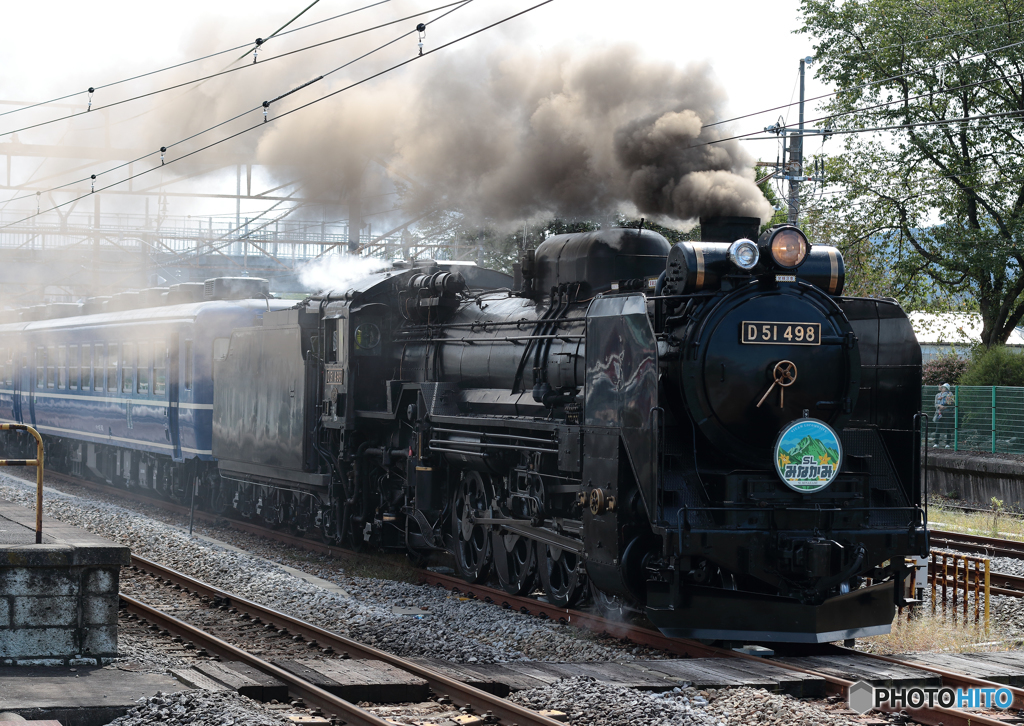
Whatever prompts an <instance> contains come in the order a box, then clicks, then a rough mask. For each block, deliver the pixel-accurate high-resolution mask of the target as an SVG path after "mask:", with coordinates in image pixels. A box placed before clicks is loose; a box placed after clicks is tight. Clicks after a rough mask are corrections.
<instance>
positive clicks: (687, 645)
mask: <svg viewBox="0 0 1024 726" xmlns="http://www.w3.org/2000/svg"><path fill="white" fill-rule="evenodd" d="M59 476H60V477H61V478H63V479H65V480H67V481H68V482H73V483H75V484H78V485H81V486H86V487H88V488H92V489H96V490H98V491H106V492H109V491H110V490H111V489H116V491H117V493H118V495H119V496H122V497H125V498H128V499H132V500H135V501H139V502H144V503H147V504H152V505H156V506H160V507H164V508H166V509H168V510H170V511H175V512H179V513H182V514H187V513H188V507H183V506H180V505H175V504H172V503H170V502H167V501H166V500H163V499H156V498H153V497H149V496H145V495H141V494H137V493H134V492H128V491H125V490H123V489H120V488H114V487H110V486H108V485H101V484H97V483H94V482H90V481H88V480H84V479H79V478H77V477H71V476H66V475H63V474H62V475H59ZM197 514H199V515H200V516H201V517H202V518H204V519H208V520H209V521H211V522H214V521H217V522H222V523H223V522H225V521H228V522H229V523H230V525H231V526H232V527H234V528H237V529H239V530H241V531H245V532H249V533H251V534H258V535H261V536H264V537H271V538H272V539H275V540H277V541H280V542H283V543H287V544H290V545H293V546H296V547H300V548H303V549H307V550H310V551H314V552H319V553H322V554H325V555H328V556H331V557H348V558H352V557H356V558H359V559H367V560H369V559H372V557H371V556H369V555H366V554H359V553H354V552H351V551H349V550H345V549H342V548H340V547H335V546H331V545H326V544H323V543H320V542H315V541H310V540H309V539H305V538H302V537H295V536H293V535H287V534H284V533H283V532H277V531H273V530H267V529H266V528H265V527H260V526H258V525H255V524H252V523H248V522H240V521H238V520H225V519H224V518H223V517H220V516H216V515H208V514H206V513H205V512H199V513H197ZM133 557H134V556H133ZM135 559H136V560H137V561H138V564H141V558H137V557H136V558H135ZM167 572H168V573H169V572H172V571H169V570H167ZM175 574H176V575H178V576H179V577H185V576H183V575H180V574H178V573H175ZM419 575H420V578H421V581H422V582H426V583H431V584H435V585H439V586H443V587H445V588H446V589H448V590H449V591H453V592H460V593H465V594H466V595H467V596H469V597H474V598H477V599H480V600H484V601H486V602H492V603H494V604H495V605H496V606H499V607H502V606H503V607H507V608H512V609H515V610H519V611H521V612H523V613H524V614H533V615H536V616H539V617H547V618H550V619H553V620H556V621H560V622H564V623H567V624H571V625H574V626H577V627H581V628H587V629H590V630H594V631H596V632H605V633H607V634H609V635H611V636H612V637H616V638H620V639H623V640H627V641H630V642H634V643H637V644H642V645H650V646H652V647H656V648H660V649H662V650H664V651H666V652H669V653H673V654H676V655H681V656H683V657H692V658H708V657H711V658H714V657H728V658H737V659H742V660H749V661H757V662H761V663H764V662H765V659H763V658H761V657H759V656H753V655H748V654H744V653H737V652H735V651H730V650H725V649H723V648H716V647H714V646H710V645H705V644H703V643H699V642H697V641H692V640H683V639H674V638H667V637H665V636H664V635H662V634H661V633H660V632H658V631H657V630H652V629H649V628H644V627H640V626H636V625H632V624H629V623H626V622H622V621H621V620H616V621H611V620H607V619H605V618H602V617H600V616H597V615H592V614H590V613H584V612H579V611H575V610H566V609H564V608H558V607H555V606H552V605H550V604H549V603H545V602H542V601H539V600H533V599H531V598H522V597H516V596H512V595H509V594H507V593H505V592H504V591H501V590H495V589H493V588H489V587H486V586H482V585H471V584H469V583H467V582H465V581H464V580H461V579H458V578H455V577H450V576H447V575H441V574H440V573H435V572H430V571H425V570H421V571H420V572H419ZM160 576H161V575H157V577H160ZM1000 578H1003V579H1005V580H1006V584H1008V585H1015V584H1016V582H1017V581H1018V580H1019V583H1020V584H1019V590H1018V591H1017V592H1014V591H1009V590H1008V591H1006V592H1000V590H999V587H998V585H999V583H1000V582H1001V580H1000ZM165 579H169V578H165ZM1010 579H1011V578H1010V576H1006V575H1000V574H998V573H992V583H993V587H992V593H993V594H1007V595H1010V594H1015V595H1017V596H1024V578H1012V579H1013V580H1014V582H1013V583H1011V582H1010ZM183 587H185V586H184V585H183ZM189 589H191V588H189ZM210 592H211V593H212V592H213V590H211V591H210ZM230 599H231V600H232V603H233V604H234V605H235V606H236V607H239V605H240V603H242V602H243V601H242V600H240V599H237V598H233V597H232V598H230ZM257 607H262V606H257ZM239 609H240V610H241V609H242V608H241V607H239ZM266 610H268V614H267V615H265V616H260V617H261V619H262V620H263V621H264V622H271V623H273V624H275V625H276V626H278V627H281V628H285V629H287V630H289V631H291V632H294V633H296V634H301V635H303V636H304V637H306V638H309V639H310V640H316V641H317V642H318V643H324V644H327V643H331V642H332V640H331V638H339V639H340V638H341V636H338V635H335V634H332V633H327V632H326V631H319V629H315V630H314V628H315V626H311V625H308V624H304V625H306V626H307V627H309V628H310V630H309V631H308V634H307V631H303V630H300V629H299V628H300V625H298V624H297V623H301V621H293V623H292V624H291V625H289V623H288V620H289V618H288V616H286V615H284V614H281V613H274V614H273V615H270V614H269V613H270V612H273V611H269V609H266ZM168 629H169V630H170V628H168ZM320 632H323V634H320V635H319V637H317V636H318V634H319V633H320ZM332 647H333V646H332ZM361 647H367V646H361ZM833 648H834V650H835V652H837V653H847V654H853V653H856V654H857V655H859V656H861V657H864V658H867V659H872V660H878V661H882V662H888V663H894V664H900V665H904V666H907V667H912V668H916V669H918V670H921V671H928V672H931V673H935V674H937V675H939V676H940V677H941V678H942V681H943V685H946V686H949V687H951V688H968V687H975V688H992V689H995V688H1008V689H1009V690H1010V691H1011V693H1012V694H1013V699H1014V700H1013V705H1012V708H1015V709H1022V710H1024V689H1022V688H1018V687H1015V686H1005V685H1003V684H999V683H994V682H993V681H990V680H987V679H984V678H979V677H977V676H971V675H969V674H966V673H960V672H957V671H952V670H949V669H947V668H943V667H939V666H935V665H933V664H926V663H917V662H912V661H903V660H900V659H896V658H891V657H888V656H881V655H876V654H871V653H864V652H860V651H852V650H849V649H847V648H839V647H837V646H833ZM335 649H336V650H338V648H335ZM207 650H210V649H209V648H208V649H207ZM211 652H212V651H211ZM385 655H386V654H385ZM353 657H358V656H355V655H354V654H353ZM388 657H390V658H394V656H388ZM768 662H770V663H772V664H773V665H776V666H778V667H780V668H784V669H787V670H792V671H796V672H801V673H807V674H812V675H815V676H818V677H821V678H824V679H825V682H826V690H827V691H828V692H829V693H831V694H834V695H837V696H840V697H843V698H845V697H847V695H848V689H849V687H850V686H851V685H852V682H851V681H848V680H845V679H842V678H839V677H837V676H835V675H831V674H829V673H827V672H819V671H816V670H813V669H809V668H803V667H801V666H798V665H795V664H793V663H788V662H784V661H779V660H775V659H768ZM407 670H410V671H411V672H416V671H413V670H412V669H407ZM423 670H424V671H427V670H429V669H423ZM434 675H440V674H436V673H435V674H434ZM420 677H423V678H426V680H428V681H430V678H427V677H426V676H425V675H421V676H420ZM466 687H467V688H472V687H470V686H466ZM432 688H433V686H432ZM433 690H434V691H435V692H438V689H437V688H433ZM473 690H477V689H473ZM485 695H490V694H485ZM453 700H456V699H453ZM499 700H500V701H503V702H504V703H505V704H508V705H510V706H511V705H513V704H511V703H510V702H508V701H505V700H504V699H499ZM310 702H312V701H310ZM516 708H518V707H516ZM883 710H886V711H890V712H893V711H898V710H899V709H891V708H888V707H883ZM905 710H906V713H907V714H908V715H910V716H911V717H913V718H914V720H915V721H916V722H917V723H921V724H929V725H930V726H938V725H939V724H943V726H1004V725H1005V724H1006V723H1007V722H1006V721H1004V720H1000V719H997V718H993V717H991V716H988V715H985V714H982V713H978V712H976V711H959V710H954V709H946V708H941V707H938V706H936V707H933V708H928V707H923V708H921V709H910V708H908V709H905ZM493 713H494V714H495V715H498V711H496V710H494V711H493ZM531 715H534V714H531ZM541 718H543V717H541ZM515 723H519V724H531V723H534V722H533V721H530V720H527V719H525V718H524V719H523V720H522V721H515ZM544 723H546V724H548V725H549V726H558V724H557V722H552V721H551V720H550V719H546V720H545V721H544Z"/></svg>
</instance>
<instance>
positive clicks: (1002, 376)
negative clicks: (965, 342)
mask: <svg viewBox="0 0 1024 726" xmlns="http://www.w3.org/2000/svg"><path fill="white" fill-rule="evenodd" d="M959 383H960V385H961V386H1024V355H1021V353H1020V351H1017V350H1011V349H1010V348H1007V347H1006V346H1005V345H994V346H992V347H991V348H987V349H979V350H976V351H975V354H974V357H973V358H972V360H971V364H970V366H968V368H967V371H966V372H964V374H963V375H962V376H960V381H959Z"/></svg>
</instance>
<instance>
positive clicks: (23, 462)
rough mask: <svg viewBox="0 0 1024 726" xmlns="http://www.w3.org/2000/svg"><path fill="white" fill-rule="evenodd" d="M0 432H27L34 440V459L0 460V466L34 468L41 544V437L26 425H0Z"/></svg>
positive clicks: (37, 540)
mask: <svg viewBox="0 0 1024 726" xmlns="http://www.w3.org/2000/svg"><path fill="white" fill-rule="evenodd" d="M0 431H28V432H29V433H30V434H32V436H34V437H35V440H36V458H34V459H0V466H34V467H35V468H36V544H42V543H43V437H42V436H40V435H39V432H38V431H36V430H35V429H34V428H32V427H31V426H29V425H28V424H19V423H5V424H0Z"/></svg>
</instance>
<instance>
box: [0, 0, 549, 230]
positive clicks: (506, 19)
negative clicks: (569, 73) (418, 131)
mask: <svg viewBox="0 0 1024 726" xmlns="http://www.w3.org/2000/svg"><path fill="white" fill-rule="evenodd" d="M554 1H555V0H542V1H541V2H539V3H536V4H535V5H531V6H530V7H528V8H526V9H524V10H520V11H518V12H516V13H513V14H511V15H507V16H505V17H504V18H502V19H500V20H496V21H494V22H493V23H489V24H488V25H485V26H482V27H480V28H477V29H476V30H473V31H470V32H469V33H466V34H464V35H461V36H459V37H457V38H455V39H454V40H450V41H448V42H447V43H443V44H441V45H439V46H437V47H436V48H432V49H430V50H428V51H424V52H423V53H422V54H420V55H414V56H412V57H411V58H408V59H406V60H404V61H400V62H398V63H395V64H393V65H391V66H388V67H387V68H385V69H383V70H380V71H377V72H376V73H373V74H370V75H368V76H365V77H363V78H361V79H360V80H358V81H354V82H352V83H349V84H347V85H345V86H342V87H341V88H339V89H337V90H335V91H331V92H330V93H327V94H324V95H323V96H321V97H320V98H316V99H314V100H312V101H308V102H307V103H304V104H302V105H300V106H296V107H295V108H292V109H289V110H287V111H285V112H283V113H281V114H279V115H277V116H275V117H273V118H272V119H270V121H271V122H273V121H277V120H279V119H282V118H285V117H286V116H290V115H291V114H293V113H297V112H299V111H302V110H304V109H306V108H309V107H310V106H313V105H315V104H317V103H320V102H322V101H326V100H327V99H328V98H333V97H334V96H337V95H339V94H341V93H344V92H346V91H349V90H351V89H353V88H356V87H358V86H361V85H363V84H365V83H369V82H370V81H372V80H375V79H377V78H380V77H381V76H384V75H387V74H388V73H391V72H393V71H396V70H398V69H399V68H403V67H405V66H407V65H409V64H410V63H413V62H415V61H418V60H420V59H422V58H426V57H428V56H431V55H433V54H435V53H439V52H440V51H442V50H445V49H446V48H450V47H451V46H453V45H456V44H458V43H461V42H463V41H465V40H468V39H469V38H473V37H475V36H477V35H480V34H481V33H485V32H487V31H488V30H491V29H493V28H496V27H498V26H500V25H504V24H505V23H508V22H510V21H512V20H515V19H516V18H519V17H522V16H523V15H526V14H527V13H530V12H533V11H534V10H537V9H538V8H541V7H544V6H545V5H549V4H550V3H552V2H554ZM469 2H472V0H465V2H462V3H460V6H464V5H466V4H468V3H469ZM456 9H458V8H456ZM453 12H454V11H453ZM448 14H449V13H446V14H445V15H448ZM442 17H444V16H442ZM439 19H440V18H436V19H435V20H432V21H431V22H436V20H439ZM411 32H416V31H415V30H414V31H411ZM408 35H409V33H405V34H403V36H401V37H406V36H408ZM393 42H395V41H389V42H388V43H387V44H385V46H381V47H386V46H387V45H390V44H391V43H393ZM344 67H345V66H344V65H343V66H339V67H338V68H337V69H335V70H339V69H340V68H344ZM333 72H334V71H330V72H329V73H333ZM324 75H327V74H324ZM259 109H262V104H261V105H260V106H256V107H255V108H253V109H249V110H248V111H245V112H243V113H241V114H238V115H236V116H234V117H232V118H231V119H228V120H227V121H222V122H220V123H218V124H216V125H215V126H212V127H210V128H209V129H205V130H203V131H199V132H196V133H195V134H192V135H191V136H189V137H187V138H185V139H182V140H180V141H177V142H174V143H173V144H168V145H167V146H166V147H161V148H163V149H170V148H172V147H174V146H178V145H180V144H182V143H185V142H186V141H188V140H191V139H193V138H195V137H196V136H199V135H201V134H204V133H207V132H209V131H211V130H213V129H216V128H219V127H220V126H223V125H224V124H226V123H230V122H231V121H233V120H235V119H238V118H241V117H242V116H244V115H245V114H247V113H252V112H253V111H254V110H259ZM263 126H264V122H263V121H261V122H259V123H256V124H253V125H252V126H248V127H246V128H244V129H241V130H240V131H236V132H234V133H232V134H230V135H228V136H225V137H223V138H221V139H218V140H216V141H213V142H211V143H209V144H206V145H205V146H201V147H199V148H197V149H193V150H192V151H189V152H187V153H185V154H182V155H181V156H178V157H174V158H173V159H169V160H167V162H166V163H167V164H173V163H175V162H178V161H181V160H183V159H187V158H190V157H192V156H195V155H196V154H201V153H202V152H204V151H206V150H208V149H211V148H213V147H215V146H218V145H220V144H222V143H225V142H227V141H230V140H232V139H234V138H237V137H239V136H242V135H243V134H246V133H249V132H250V131H254V130H256V129H259V128H263ZM158 153H162V152H160V151H153V152H150V153H148V154H146V155H144V156H142V157H139V158H138V159H135V160H133V161H132V162H124V163H122V164H119V165H117V166H116V167H113V168H111V169H108V170H106V171H103V172H99V173H98V174H97V176H100V175H102V174H108V173H110V172H112V171H115V170H117V169H120V168H123V167H125V166H127V165H128V164H130V163H135V162H136V161H141V160H142V159H146V158H149V157H152V156H155V155H156V154H158ZM163 167H164V165H160V166H153V167H151V168H149V169H144V170H142V171H140V172H137V173H135V174H130V175H129V176H127V177H125V178H124V179H120V180H118V181H115V182H111V183H110V184H107V185H106V186H102V187H99V188H97V189H96V190H95V191H96V192H102V191H104V190H106V189H110V188H112V187H115V186H117V185H119V184H123V183H125V182H126V181H129V180H131V179H136V178H138V177H141V176H144V175H146V174H149V173H151V172H153V171H156V170H158V169H162V168H163ZM78 181H79V182H80V181H82V180H78ZM71 183H78V182H70V183H69V184H71ZM69 184H65V185H62V187H63V186H68V185H69ZM62 187H57V188H58V189H59V188H62ZM30 196H35V195H30ZM89 196H92V194H91V193H87V194H82V195H80V196H77V197H74V198H72V199H69V200H67V201H65V202H61V203H59V204H55V205H53V206H52V207H49V208H48V209H46V210H45V212H50V211H53V210H56V209H59V208H61V207H65V206H67V205H68V204H76V203H77V202H79V201H81V200H82V199H86V198H88V197H89ZM45 212H44V211H42V210H40V211H38V212H36V213H34V214H29V215H27V216H25V217H23V218H21V219H19V220H16V221H14V222H9V223H8V224H5V225H0V229H6V228H8V227H12V226H15V225H18V224H21V223H23V222H26V221H28V220H30V219H33V218H35V217H38V216H40V215H41V214H44V213H45Z"/></svg>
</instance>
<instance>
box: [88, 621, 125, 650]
mask: <svg viewBox="0 0 1024 726" xmlns="http://www.w3.org/2000/svg"><path fill="white" fill-rule="evenodd" d="M84 632H85V636H84V638H83V642H82V653H83V655H84V654H88V655H90V656H97V655H115V654H116V653H117V626H116V625H101V626H99V627H89V628H85V629H84Z"/></svg>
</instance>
